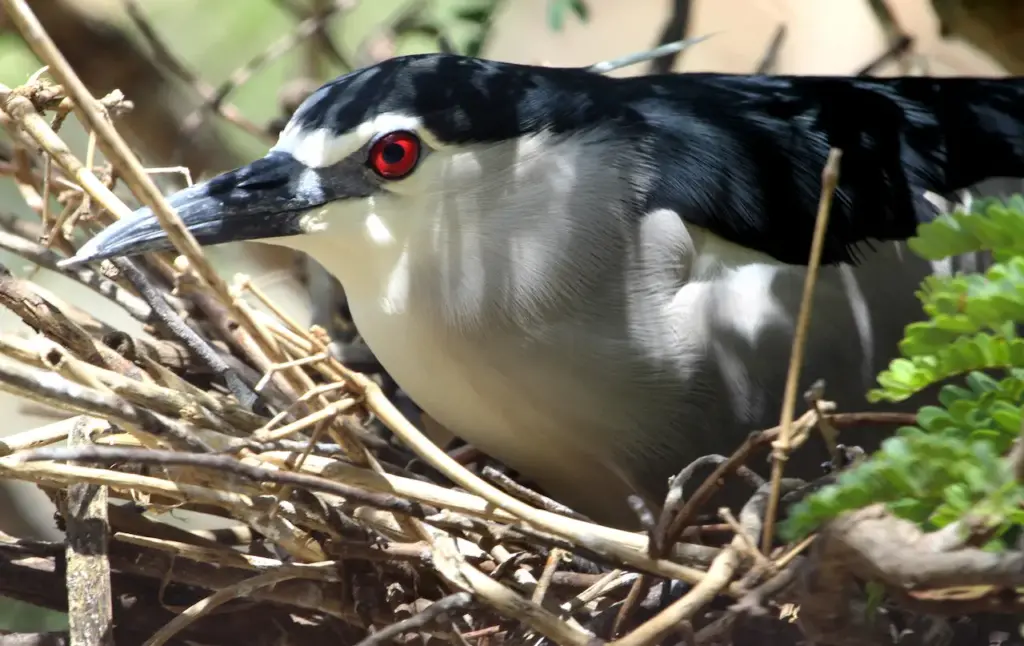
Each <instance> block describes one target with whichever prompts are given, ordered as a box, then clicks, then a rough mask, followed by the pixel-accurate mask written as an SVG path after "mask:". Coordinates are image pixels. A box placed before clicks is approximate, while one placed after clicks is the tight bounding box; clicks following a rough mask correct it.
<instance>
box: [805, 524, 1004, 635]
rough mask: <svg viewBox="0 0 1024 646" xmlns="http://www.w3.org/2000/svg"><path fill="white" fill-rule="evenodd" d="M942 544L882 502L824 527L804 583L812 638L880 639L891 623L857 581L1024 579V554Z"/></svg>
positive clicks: (903, 583) (992, 582)
mask: <svg viewBox="0 0 1024 646" xmlns="http://www.w3.org/2000/svg"><path fill="white" fill-rule="evenodd" d="M937 543H939V542H937V541H933V540H932V537H931V535H929V534H925V533H924V532H922V531H921V530H920V529H919V528H918V527H917V526H916V525H915V524H914V523H911V522H909V521H906V520H902V519H899V518H896V517H894V516H892V515H890V514H889V513H888V512H886V511H885V509H884V508H883V507H882V506H880V505H875V506H871V507H867V508H865V509H861V510H858V511H855V512H852V513H849V514H845V515H843V516H841V517H839V518H837V519H835V520H833V521H831V522H829V523H828V524H827V525H825V527H824V528H823V529H822V530H821V532H819V534H818V538H817V540H816V541H815V544H814V545H813V546H812V548H811V552H810V555H809V557H808V559H807V561H806V563H805V564H804V567H803V568H802V572H801V577H800V580H799V584H798V585H799V593H800V598H799V601H800V620H801V624H802V626H803V628H804V630H805V631H806V632H807V635H808V637H810V638H811V639H812V640H814V641H815V642H816V643H818V644H822V645H823V646H868V645H869V644H870V645H872V646H874V645H875V644H878V643H881V642H879V641H878V640H879V636H880V635H882V634H884V631H885V630H886V629H887V626H885V625H884V624H883V623H882V620H881V619H880V618H878V613H874V614H872V613H866V612H864V607H863V604H862V603H857V602H856V599H857V598H858V592H857V588H856V581H858V580H867V581H877V582H880V583H883V584H885V585H886V586H887V587H889V588H891V589H893V590H896V591H900V592H903V593H906V592H907V591H912V590H914V589H925V588H944V587H951V586H957V587H962V586H992V587H994V588H1009V589H1013V588H1018V587H1021V586H1024V553H1021V552H1004V553H994V552H987V551H983V550H981V549H977V548H973V547H966V548H961V549H957V550H952V551H941V552H939V551H937V550H936V548H935V545H936V544H937ZM961 612H962V611H961ZM872 618H873V619H874V620H872Z"/></svg>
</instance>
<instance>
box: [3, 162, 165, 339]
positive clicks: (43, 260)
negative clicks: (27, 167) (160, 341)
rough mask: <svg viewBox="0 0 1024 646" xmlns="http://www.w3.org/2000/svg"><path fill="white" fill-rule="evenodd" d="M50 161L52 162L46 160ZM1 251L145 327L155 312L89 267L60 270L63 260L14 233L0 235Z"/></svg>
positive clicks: (136, 297) (41, 246) (63, 268)
mask: <svg viewBox="0 0 1024 646" xmlns="http://www.w3.org/2000/svg"><path fill="white" fill-rule="evenodd" d="M47 159H50V158H49V157H47ZM0 249H4V250H6V251H10V252H11V253H15V254H17V255H19V256H21V257H22V258H25V259H26V260H31V261H32V262H34V263H36V264H37V265H39V266H40V267H45V268H46V269H49V270H50V271H55V272H58V273H61V274H64V275H65V276H67V277H69V278H73V279H74V280H76V281H78V282H80V283H82V284H83V285H85V286H86V287H88V288H89V289H91V290H93V291H95V292H96V293H97V294H100V295H101V296H105V297H106V298H109V299H110V300H112V301H114V302H115V303H117V304H118V305H120V306H121V307H122V308H124V310H125V311H126V312H128V313H129V314H131V315H132V317H133V318H134V319H136V320H138V321H141V322H143V323H148V322H149V321H150V318H151V316H152V314H153V312H152V310H151V309H150V307H149V305H147V304H146V302H145V301H143V300H142V299H140V298H139V297H138V296H136V295H134V294H132V293H131V292H129V291H128V290H126V289H124V288H122V287H121V286H120V285H118V284H117V283H115V282H114V281H112V280H107V279H106V278H104V277H103V276H102V275H100V274H99V272H95V271H93V270H92V269H89V268H88V267H73V268H67V267H58V266H57V263H58V262H60V260H61V258H60V256H58V255H57V254H56V253H54V252H53V251H50V250H49V249H47V248H46V247H44V246H43V245H41V244H39V243H36V242H32V241H30V240H26V239H25V238H23V237H21V236H17V235H14V234H12V233H7V232H5V231H0Z"/></svg>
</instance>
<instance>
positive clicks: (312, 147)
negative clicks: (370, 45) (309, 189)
mask: <svg viewBox="0 0 1024 646" xmlns="http://www.w3.org/2000/svg"><path fill="white" fill-rule="evenodd" d="M394 130H408V131H411V132H415V133H417V134H418V135H419V136H420V137H421V138H422V139H423V140H424V141H426V143H427V145H429V146H431V147H434V148H436V147H437V146H435V144H436V143H437V142H436V140H435V139H434V138H433V137H432V136H430V135H429V133H427V132H424V128H423V123H422V122H421V121H420V119H419V118H418V117H413V116H410V115H405V114H395V113H385V114H381V115H378V116H376V117H374V118H373V119H371V120H370V121H364V122H363V123H361V124H359V125H358V126H357V127H356V128H355V129H354V130H349V131H348V132H346V133H343V134H340V135H338V134H334V133H333V132H331V131H330V130H329V129H327V128H318V129H317V130H312V131H310V130H303V129H302V124H301V123H300V122H295V121H290V122H289V123H288V125H287V126H286V127H285V129H284V130H282V131H281V136H280V137H278V139H277V143H276V144H274V147H273V148H271V149H270V150H271V152H284V153H288V154H289V155H291V156H292V157H294V158H295V159H296V160H297V161H299V163H301V164H303V165H305V166H307V167H309V168H324V167H327V166H333V165H334V164H337V163H338V162H340V161H341V160H342V159H345V158H346V157H348V156H349V155H351V154H352V153H354V152H355V151H357V150H359V149H360V148H362V147H363V146H364V145H366V142H367V141H369V140H370V139H371V138H373V136H374V135H376V134H378V133H387V132H392V131H394Z"/></svg>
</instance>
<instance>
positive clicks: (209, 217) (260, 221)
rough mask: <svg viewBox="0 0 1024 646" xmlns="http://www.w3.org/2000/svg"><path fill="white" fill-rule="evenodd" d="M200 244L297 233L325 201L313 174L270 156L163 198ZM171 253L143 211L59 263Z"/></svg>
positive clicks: (290, 160)
mask: <svg viewBox="0 0 1024 646" xmlns="http://www.w3.org/2000/svg"><path fill="white" fill-rule="evenodd" d="M168 202H169V203H170V205H171V206H172V207H173V208H174V209H175V210H176V211H177V212H178V215H179V216H180V217H181V219H182V221H183V222H184V224H185V227H186V228H187V229H188V230H189V232H191V233H192V235H193V236H195V237H196V240H197V241H198V242H199V244H201V245H204V246H205V245H215V244H220V243H223V242H235V241H239V240H255V239H267V238H280V237H284V236H290V235H296V234H299V233H302V231H301V228H300V226H299V222H300V219H301V217H302V215H303V214H304V213H306V212H307V211H309V210H310V209H313V208H315V207H317V206H320V205H322V204H324V203H325V202H326V198H325V196H324V192H323V190H322V188H321V186H320V183H319V182H318V175H317V173H316V171H315V170H313V169H309V168H307V167H305V166H303V165H302V164H301V163H299V162H298V161H296V160H295V158H294V157H292V156H291V155H288V154H285V153H280V152H272V153H270V154H268V155H267V156H266V157H263V158H261V159H258V160H256V161H255V162H253V163H251V164H249V165H247V166H243V167H241V168H237V169H235V170H232V171H228V172H226V173H224V174H222V175H218V176H217V177H214V178H213V179H211V180H209V181H207V182H204V183H202V184H197V185H195V186H192V187H189V188H186V189H184V190H181V191H178V192H177V193H175V194H173V195H171V196H170V197H169V198H168ZM171 249H173V246H172V245H171V243H170V241H169V240H168V238H167V234H166V233H165V232H164V230H163V229H162V228H161V226H160V222H159V221H158V220H157V218H156V216H155V215H153V212H152V211H151V210H150V209H149V208H148V207H144V208H141V209H138V210H137V211H135V212H134V213H133V214H132V215H131V216H130V217H127V218H124V219H123V220H120V221H118V222H116V223H114V224H113V225H111V226H109V227H107V228H106V229H104V230H103V231H101V232H100V233H99V234H98V235H97V236H96V237H94V238H92V239H91V240H89V241H88V242H86V243H85V244H84V245H83V246H82V248H81V249H79V251H78V253H77V254H76V255H75V256H74V257H72V258H69V259H67V260H65V261H63V262H62V263H61V265H62V266H70V265H77V264H81V263H84V262H88V261H92V260H102V259H105V258H112V257H116V256H131V255H136V254H140V253H146V252H151V251H169V250H171Z"/></svg>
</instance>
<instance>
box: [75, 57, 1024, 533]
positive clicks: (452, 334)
mask: <svg viewBox="0 0 1024 646" xmlns="http://www.w3.org/2000/svg"><path fill="white" fill-rule="evenodd" d="M1022 108H1024V84H1022V83H1021V81H1020V80H1019V79H1014V78H987V79H986V78H926V77H895V78H861V77H842V76H831V77H830V76H766V75H742V74H720V73H710V72H707V73H705V72H701V73H669V74H662V75H646V76H644V75H641V76H631V77H611V76H606V75H602V74H598V73H594V72H593V71H591V70H588V69H584V68H574V67H545V66H534V65H523V64H516V63H510V62H503V61H494V60H486V59H482V58H475V57H467V56H461V55H456V54H447V53H431V54H417V55H409V56H401V57H395V58H391V59H387V60H384V61H382V62H379V63H377V64H374V65H371V66H368V67H365V68H362V69H359V70H356V71H353V72H350V73H347V74H344V75H342V76H340V77H338V78H336V79H334V80H332V81H329V82H327V83H325V84H324V85H323V86H321V87H320V88H319V89H318V90H316V91H315V92H314V93H312V94H311V95H310V96H309V97H308V98H307V99H306V100H305V102H303V103H302V104H301V105H300V106H299V107H298V109H297V110H296V111H295V112H294V114H293V115H292V117H291V119H290V120H289V121H288V123H287V125H286V127H285V128H284V129H283V131H282V132H281V134H280V137H279V139H278V141H277V143H276V144H275V145H273V147H271V148H270V150H269V151H268V152H267V154H266V155H265V156H264V157H262V158H259V159H256V160H255V161H253V162H252V163H249V164H247V165H244V166H242V167H240V168H237V169H234V170H231V171H228V172H225V173H223V174H220V175H218V176H216V177H214V178H212V179H209V180H207V181H205V182H202V183H199V184H196V185H194V186H192V187H189V188H186V189H183V190H181V191H179V192H176V193H174V194H172V195H171V196H170V197H169V202H170V204H171V206H172V207H174V208H175V209H176V210H177V213H178V214H179V216H180V217H181V219H182V221H183V222H184V224H185V226H186V227H187V228H188V230H189V231H190V232H191V233H192V235H194V236H195V238H196V239H197V240H198V242H199V243H200V244H202V245H215V244H220V243H226V242H233V241H241V240H250V241H260V242H264V243H270V244H276V245H283V246H285V247H289V248H292V249H296V250H299V251H302V252H304V253H307V254H309V255H310V256H311V257H312V258H314V259H315V260H316V261H317V262H319V263H320V264H321V265H323V267H324V268H325V269H326V270H327V271H328V272H330V273H331V274H332V275H334V276H335V277H336V278H337V279H338V280H339V281H340V283H341V285H342V286H343V287H344V290H345V293H346V297H347V299H348V302H349V306H350V309H351V315H352V317H353V320H354V322H355V325H356V327H357V328H358V330H359V332H360V334H361V336H362V338H363V339H364V341H365V342H366V343H367V344H368V346H369V348H370V349H371V350H372V351H373V353H374V355H375V356H376V357H377V359H378V360H379V361H380V363H381V365H382V366H383V367H384V368H385V369H386V370H387V371H388V373H389V374H390V375H391V376H392V377H393V379H394V380H395V381H396V383H397V384H398V385H399V386H400V387H401V388H402V389H403V390H404V391H405V392H406V393H407V394H408V395H409V396H410V397H411V398H412V399H413V401H415V402H416V403H417V404H418V406H419V407H420V408H422V410H423V411H425V412H426V413H427V414H428V415H429V416H430V417H432V418H433V419H434V420H436V421H437V422H438V423H439V424H440V425H442V426H443V427H445V428H447V429H448V430H449V431H451V432H452V433H453V434H455V435H457V436H459V437H461V438H462V439H463V440H465V441H467V442H468V443H470V444H471V445H473V446H474V447H476V448H478V449H479V450H481V451H483V452H484V453H486V454H488V455H490V456H491V457H493V458H495V459H497V460H499V461H501V462H502V463H504V464H505V465H506V466H508V467H510V468H512V469H514V470H516V471H517V472H518V473H519V474H521V475H522V476H523V477H524V478H526V479H527V480H528V481H529V482H531V483H534V484H536V485H537V486H538V487H539V488H540V489H541V490H543V491H544V492H545V493H547V494H548V495H550V496H552V497H553V498H555V499H557V500H559V501H560V502H562V503H564V504H566V505H568V506H569V507H571V508H573V509H574V510H576V511H578V512H580V513H582V514H585V515H586V516H588V517H590V518H592V519H595V520H598V521H600V522H604V523H607V524H610V525H615V526H620V527H636V526H637V522H638V519H637V515H636V512H635V511H634V507H633V506H631V504H630V501H629V499H630V496H637V497H639V500H641V501H643V502H644V503H645V504H647V505H649V508H650V509H659V507H660V505H661V503H662V500H663V498H664V494H665V491H666V489H667V487H668V482H669V479H670V478H671V477H672V476H673V475H674V474H676V473H677V472H679V471H680V470H681V469H682V468H684V467H686V466H687V465H688V464H689V463H690V462H692V461H693V460H695V459H696V458H699V457H700V456H704V455H710V454H722V453H728V452H731V451H732V450H733V449H735V448H736V446H737V445H738V444H739V443H740V442H741V441H742V440H743V439H744V438H746V437H747V436H748V435H749V434H750V433H751V432H753V431H757V430H760V429H764V428H768V427H771V426H774V425H775V424H777V423H778V421H779V415H780V410H781V403H782V394H783V384H784V382H785V378H786V372H787V367H788V363H789V356H790V352H791V346H792V343H793V337H794V330H795V327H796V320H797V315H798V310H799V304H800V298H801V293H802V290H803V285H804V281H805V277H806V274H807V271H808V262H809V258H810V248H811V240H812V235H813V230H814V224H815V219H816V212H817V207H818V201H819V197H820V194H821V189H822V181H821V173H822V168H823V167H824V165H825V162H826V159H827V157H828V154H829V151H830V150H831V149H833V148H838V149H840V150H842V157H841V164H840V168H839V178H838V185H837V187H836V189H835V192H834V198H833V201H832V206H831V216H830V220H829V225H828V228H827V231H826V233H825V235H824V240H823V245H822V252H821V265H822V266H821V271H820V275H819V276H818V279H817V283H816V288H815V292H814V299H813V307H812V310H811V319H810V327H809V332H808V335H807V341H806V351H805V359H804V363H803V365H802V372H801V375H802V385H803V386H805V387H806V386H807V385H808V384H810V383H812V382H813V381H816V380H818V379H823V380H824V381H825V383H826V393H827V396H828V398H829V399H831V400H835V401H836V402H837V403H838V404H839V405H840V406H844V407H846V408H848V409H854V410H857V409H860V408H864V407H865V394H866V393H867V391H868V390H869V389H870V388H871V387H872V386H873V385H874V384H875V377H876V375H877V374H878V372H879V371H880V370H881V369H883V368H884V367H885V366H886V365H887V363H888V361H889V360H890V359H892V358H893V357H894V356H895V355H896V354H897V349H898V343H899V340H900V338H901V336H902V333H903V329H904V326H905V325H907V324H908V323H910V322H912V321H914V320H918V319H920V318H922V316H923V315H922V311H921V306H920V304H919V303H918V302H917V301H916V299H915V297H914V292H915V289H916V288H918V286H919V284H920V281H921V280H922V279H923V278H924V277H925V276H928V275H930V274H940V275H941V274H947V275H948V274H949V273H951V272H953V271H956V270H958V267H961V265H957V264H956V263H955V262H954V261H955V259H954V260H944V261H936V262H930V261H925V260H923V259H921V258H919V257H917V256H915V255H914V254H912V253H910V252H909V250H908V249H907V246H906V241H907V240H908V239H909V238H911V237H912V236H913V235H914V234H915V232H916V231H917V228H918V226H919V225H920V224H922V223H924V222H928V221H930V220H932V219H933V218H935V217H936V215H937V210H936V208H935V206H934V203H933V201H930V200H929V195H932V196H934V195H953V194H955V193H956V192H957V191H960V190H963V189H968V188H970V187H972V186H975V185H977V184H978V183H979V182H982V181H983V180H986V179H988V178H1002V177H1022V176H1024V123H1022V121H1021V119H1022V117H1021V116H1020V115H1021V114H1024V110H1022ZM171 249H172V246H171V244H170V242H169V241H168V238H167V235H166V234H165V233H164V231H163V230H162V229H161V227H160V225H159V223H158V221H157V219H156V218H155V216H154V215H153V213H152V211H151V210H150V209H149V208H146V207H141V208H139V209H138V210H136V211H135V212H134V213H133V214H132V215H131V216H130V217H126V218H124V219H122V220H120V221H118V222H116V223H114V224H112V225H111V226H109V227H107V228H106V229H105V230H103V231H101V232H100V233H98V234H97V235H96V236H95V237H93V238H91V239H90V240H88V241H87V242H86V243H85V244H83V246H82V247H81V248H80V249H79V250H78V252H77V253H76V254H75V255H74V256H73V257H72V258H71V259H69V260H67V261H65V263H66V264H81V263H86V262H95V261H99V260H102V259H105V258H111V257H118V256H130V255H136V254H140V253H146V252H153V251H163V250H171ZM964 262H968V261H964Z"/></svg>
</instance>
